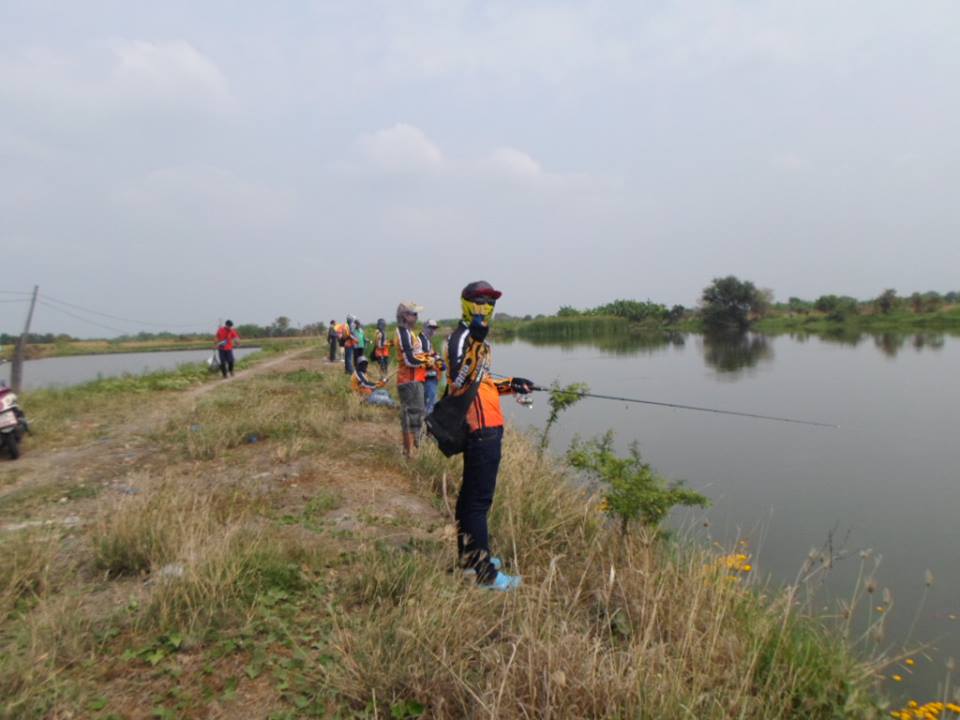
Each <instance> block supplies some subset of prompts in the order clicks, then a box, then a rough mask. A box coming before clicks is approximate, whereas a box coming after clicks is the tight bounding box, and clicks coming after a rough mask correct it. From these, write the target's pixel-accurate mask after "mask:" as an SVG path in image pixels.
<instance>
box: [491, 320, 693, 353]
mask: <svg viewBox="0 0 960 720" xmlns="http://www.w3.org/2000/svg"><path fill="white" fill-rule="evenodd" d="M514 339H515V338H503V339H499V338H498V339H497V344H498V345H500V344H509V343H511V342H513V341H514ZM516 339H520V340H523V341H524V342H528V343H530V344H531V345H534V346H537V347H548V346H549V347H559V348H561V349H564V350H572V349H573V348H577V347H585V346H589V347H595V348H597V349H598V350H601V351H603V352H605V353H609V354H611V355H638V354H653V353H656V352H659V351H661V350H666V349H668V348H682V347H684V345H686V342H687V336H686V335H685V334H684V333H679V332H672V331H646V332H636V331H634V330H631V329H629V328H626V329H624V328H618V329H617V330H615V331H612V332H611V331H610V330H609V329H600V330H593V331H592V330H591V329H590V326H589V325H585V326H584V327H580V328H571V329H567V330H565V331H563V332H556V333H543V332H539V333H536V334H529V335H528V334H526V333H524V334H522V335H520V336H519V337H518V338H516Z"/></svg>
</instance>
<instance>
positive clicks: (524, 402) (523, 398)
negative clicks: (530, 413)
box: [514, 395, 533, 410]
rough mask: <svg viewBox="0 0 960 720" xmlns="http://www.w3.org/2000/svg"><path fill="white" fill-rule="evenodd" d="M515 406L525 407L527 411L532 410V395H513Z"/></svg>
mask: <svg viewBox="0 0 960 720" xmlns="http://www.w3.org/2000/svg"><path fill="white" fill-rule="evenodd" d="M514 399H515V400H516V401H517V405H520V406H521V407H525V408H527V409H528V410H532V409H533V395H514Z"/></svg>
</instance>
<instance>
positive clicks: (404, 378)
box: [397, 300, 433, 458]
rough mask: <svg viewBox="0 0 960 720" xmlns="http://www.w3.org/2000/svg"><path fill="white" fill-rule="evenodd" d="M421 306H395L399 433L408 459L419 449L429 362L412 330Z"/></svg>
mask: <svg viewBox="0 0 960 720" xmlns="http://www.w3.org/2000/svg"><path fill="white" fill-rule="evenodd" d="M421 310H423V308H422V307H420V306H419V305H417V304H416V303H415V302H413V301H412V300H408V301H406V302H402V303H400V304H399V305H398V306H397V354H398V356H399V361H398V363H399V367H398V368H397V394H398V395H399V396H400V430H401V432H402V433H403V456H404V457H407V458H410V457H413V455H414V453H415V452H416V448H418V447H420V429H421V428H422V427H423V416H424V412H423V410H424V407H423V383H424V381H425V380H426V378H427V365H428V363H429V364H431V365H432V364H433V361H432V360H431V359H429V358H427V357H425V356H424V355H423V347H422V345H421V344H420V337H419V336H418V335H417V333H416V331H415V328H416V324H417V317H418V315H419V313H420V311H421Z"/></svg>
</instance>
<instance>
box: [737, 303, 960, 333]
mask: <svg viewBox="0 0 960 720" xmlns="http://www.w3.org/2000/svg"><path fill="white" fill-rule="evenodd" d="M752 327H753V329H755V330H757V331H760V332H765V333H778V332H809V333H823V334H830V333H836V332H840V331H846V332H858V331H859V332H874V333H881V332H904V333H908V332H914V331H946V332H949V331H955V332H956V331H960V307H958V306H948V307H945V308H943V309H941V310H937V311H935V312H926V313H914V312H907V311H899V312H891V313H889V314H886V315H884V314H882V313H871V314H862V315H847V316H842V317H831V316H829V315H827V314H826V313H820V312H816V311H811V312H809V313H803V314H801V313H796V314H782V315H773V316H771V317H767V318H764V319H762V320H758V321H756V322H755V323H754V324H753V326H752Z"/></svg>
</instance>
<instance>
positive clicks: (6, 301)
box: [0, 298, 30, 303]
mask: <svg viewBox="0 0 960 720" xmlns="http://www.w3.org/2000/svg"><path fill="white" fill-rule="evenodd" d="M25 302H30V300H28V299H27V298H17V299H16V300H0V303H25Z"/></svg>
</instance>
